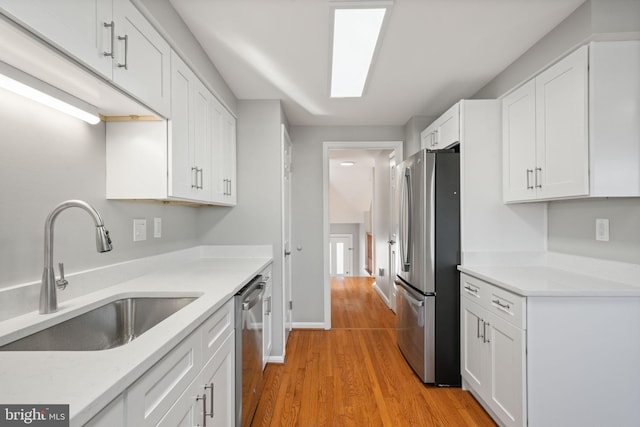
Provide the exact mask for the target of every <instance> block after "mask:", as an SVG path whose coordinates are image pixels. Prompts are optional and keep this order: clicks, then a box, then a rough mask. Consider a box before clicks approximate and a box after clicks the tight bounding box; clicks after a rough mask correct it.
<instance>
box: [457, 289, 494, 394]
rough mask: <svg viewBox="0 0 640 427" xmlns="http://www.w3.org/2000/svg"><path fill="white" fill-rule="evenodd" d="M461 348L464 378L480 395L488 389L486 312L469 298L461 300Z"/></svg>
mask: <svg viewBox="0 0 640 427" xmlns="http://www.w3.org/2000/svg"><path fill="white" fill-rule="evenodd" d="M460 301H461V310H460V316H461V319H460V320H461V321H460V324H461V326H462V331H461V333H460V341H461V342H460V344H461V345H460V348H461V352H462V354H461V361H462V377H463V378H464V379H465V380H466V381H467V382H468V383H469V384H470V386H471V387H473V389H474V390H476V391H477V392H478V393H480V394H484V390H485V388H486V387H487V385H486V381H485V375H486V373H485V369H486V368H485V365H486V359H487V356H486V353H487V347H486V344H485V342H484V341H485V339H484V335H483V334H484V331H485V328H484V323H483V322H484V317H485V316H484V314H485V313H484V310H483V309H482V308H481V307H480V306H478V305H477V304H475V303H473V302H471V301H469V300H468V299H467V298H464V297H463V298H461V300H460Z"/></svg>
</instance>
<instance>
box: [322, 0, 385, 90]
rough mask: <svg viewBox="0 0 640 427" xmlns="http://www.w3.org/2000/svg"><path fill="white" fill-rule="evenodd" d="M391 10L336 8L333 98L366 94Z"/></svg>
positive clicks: (378, 8) (332, 76)
mask: <svg viewBox="0 0 640 427" xmlns="http://www.w3.org/2000/svg"><path fill="white" fill-rule="evenodd" d="M386 11H387V9H386V8H385V7H375V8H374V7H369V8H354V9H345V8H337V9H334V23H333V62H332V68H331V97H332V98H352V97H360V96H362V92H363V91H364V86H365V83H366V81H367V76H368V74H369V68H370V67H371V61H372V59H373V54H374V52H375V49H376V45H377V42H378V37H379V35H380V30H381V29H382V22H383V20H384V15H385V13H386Z"/></svg>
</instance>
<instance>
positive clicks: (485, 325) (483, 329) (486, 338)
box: [482, 321, 491, 343]
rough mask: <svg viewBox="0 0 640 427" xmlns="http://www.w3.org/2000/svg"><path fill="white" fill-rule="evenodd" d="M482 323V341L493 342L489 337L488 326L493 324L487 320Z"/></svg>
mask: <svg viewBox="0 0 640 427" xmlns="http://www.w3.org/2000/svg"><path fill="white" fill-rule="evenodd" d="M482 324H483V326H482V342H483V343H488V342H491V340H490V339H489V338H488V337H487V326H491V324H490V323H487V322H485V321H483V322H482Z"/></svg>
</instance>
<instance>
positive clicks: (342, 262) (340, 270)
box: [329, 234, 353, 277]
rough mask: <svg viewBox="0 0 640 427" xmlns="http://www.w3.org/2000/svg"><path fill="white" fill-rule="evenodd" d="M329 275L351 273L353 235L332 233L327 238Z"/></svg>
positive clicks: (349, 274) (350, 274) (346, 274)
mask: <svg viewBox="0 0 640 427" xmlns="http://www.w3.org/2000/svg"><path fill="white" fill-rule="evenodd" d="M329 241H330V242H329V253H330V257H329V258H330V271H331V276H338V277H341V276H352V275H353V236H352V235H351V234H332V235H331V237H330V239H329Z"/></svg>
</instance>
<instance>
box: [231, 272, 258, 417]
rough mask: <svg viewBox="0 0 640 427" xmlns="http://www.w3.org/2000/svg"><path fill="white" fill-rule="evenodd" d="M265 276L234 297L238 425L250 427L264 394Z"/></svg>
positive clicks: (249, 284)
mask: <svg viewBox="0 0 640 427" xmlns="http://www.w3.org/2000/svg"><path fill="white" fill-rule="evenodd" d="M263 294H264V282H263V281H262V276H256V277H254V278H253V279H252V280H251V281H250V282H249V283H248V284H247V285H246V286H245V287H243V288H242V289H241V290H240V292H238V293H237V294H236V295H235V298H234V299H235V334H236V399H235V400H236V426H238V427H241V426H249V425H251V421H252V420H253V416H254V414H255V412H256V408H257V407H258V401H259V400H260V394H261V393H262V296H263Z"/></svg>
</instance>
